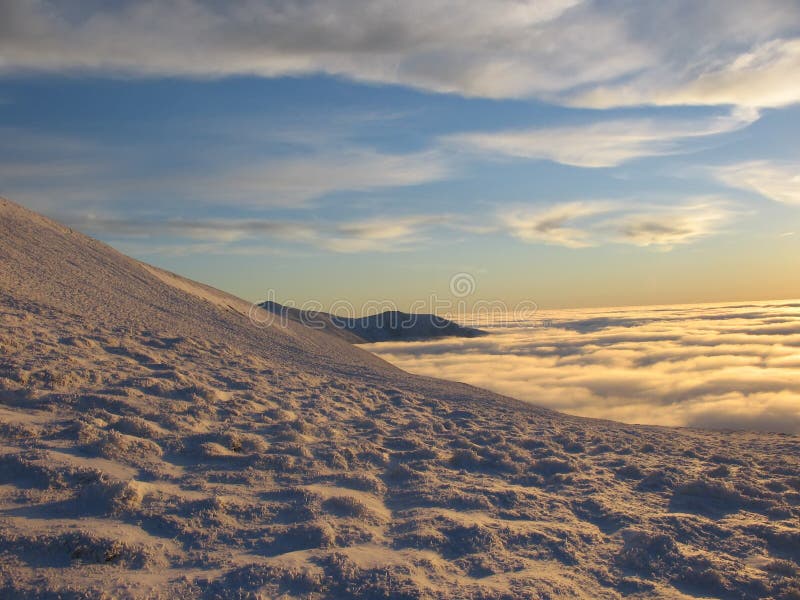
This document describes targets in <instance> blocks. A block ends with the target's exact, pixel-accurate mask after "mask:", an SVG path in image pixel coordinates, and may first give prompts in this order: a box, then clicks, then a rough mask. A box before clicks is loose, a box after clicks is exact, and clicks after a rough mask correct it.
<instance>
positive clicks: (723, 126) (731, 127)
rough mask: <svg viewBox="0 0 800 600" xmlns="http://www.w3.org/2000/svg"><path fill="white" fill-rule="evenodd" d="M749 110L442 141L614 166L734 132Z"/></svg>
mask: <svg viewBox="0 0 800 600" xmlns="http://www.w3.org/2000/svg"><path fill="white" fill-rule="evenodd" d="M758 118H759V114H758V111H757V110H754V109H736V110H733V111H732V112H731V113H730V114H728V115H724V116H717V117H712V118H710V119H674V118H673V119H669V118H663V119H658V120H656V119H652V118H648V119H615V120H603V121H599V122H595V123H590V124H587V125H580V126H567V127H540V128H535V129H525V130H522V131H520V130H511V131H491V132H476V133H460V134H456V135H451V136H448V137H446V138H444V143H445V144H448V145H451V146H454V147H457V148H464V149H466V150H470V151H473V152H477V153H479V154H481V155H482V156H485V157H489V158H492V157H513V158H525V159H545V160H552V161H554V162H559V163H563V164H566V165H573V166H578V167H614V166H618V165H620V164H622V163H624V162H627V161H629V160H633V159H637V158H643V157H647V156H661V155H666V154H674V153H678V152H681V151H685V150H686V144H687V142H691V141H693V140H697V139H699V138H705V137H709V136H714V135H720V134H725V133H730V132H733V131H737V130H739V129H742V128H744V127H747V126H748V125H751V124H752V123H754V122H755V121H756V120H758Z"/></svg>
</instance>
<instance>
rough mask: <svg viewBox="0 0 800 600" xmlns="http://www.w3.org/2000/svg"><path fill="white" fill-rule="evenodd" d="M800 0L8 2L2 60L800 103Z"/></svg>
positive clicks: (638, 97) (671, 99)
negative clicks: (798, 76) (798, 78)
mask: <svg viewBox="0 0 800 600" xmlns="http://www.w3.org/2000/svg"><path fill="white" fill-rule="evenodd" d="M799 30H800V7H798V5H797V3H796V2H794V1H793V0H760V1H759V2H750V3H744V2H737V3H731V2H728V1H723V0H709V1H708V2H703V3H697V2H692V1H689V0H676V1H674V2H670V3H651V2H640V3H630V2H623V1H622V0H611V1H603V2H600V1H593V0H536V1H533V0H531V1H519V0H490V1H485V2H458V1H455V0H424V1H423V0H411V1H408V2H392V1H390V0H379V1H377V2H371V3H369V4H368V5H364V4H363V3H362V2H356V1H354V0H326V1H325V2H322V1H321V0H310V1H307V2H291V1H289V0H271V1H264V2H255V1H246V2H237V3H217V2H211V1H205V0H174V1H152V0H144V1H136V2H134V1H122V2H114V3H67V2H56V1H48V0H10V1H6V2H3V3H2V6H1V7H0V68H2V69H3V70H5V71H8V72H13V71H18V70H31V69H33V70H49V71H53V70H55V71H62V70H65V69H69V70H103V71H116V72H124V73H131V74H157V75H163V74H166V75H181V76H202V77H207V76H211V77H214V76H224V75H230V74H256V75H261V76H268V77H271V76H281V75H294V74H303V73H328V74H334V75H339V76H345V77H348V78H352V79H356V80H364V81H376V82H383V83H398V84H402V85H409V86H414V87H418V88H422V89H427V90H434V91H439V92H454V93H458V94H463V95H470V96H473V95H474V96H485V97H494V98H501V97H502V98H507V97H538V98H542V99H546V100H549V101H556V102H561V101H563V102H572V103H579V104H584V105H592V106H612V105H613V106H617V105H627V104H640V103H657V104H686V103H689V104H696V103H700V104H740V105H747V106H779V105H784V104H788V103H792V102H797V101H798V100H800V89H798V87H797V85H796V84H795V83H794V81H793V79H794V78H793V77H792V74H793V73H796V72H797V66H798V63H797V60H798V54H800V52H799V51H798V45H799V44H800V41H798V33H799Z"/></svg>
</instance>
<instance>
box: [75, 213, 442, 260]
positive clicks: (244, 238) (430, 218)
mask: <svg viewBox="0 0 800 600" xmlns="http://www.w3.org/2000/svg"><path fill="white" fill-rule="evenodd" d="M62 218H63V219H64V220H65V222H67V223H68V224H70V225H71V226H73V227H75V228H76V229H80V230H82V231H85V232H88V233H92V234H96V235H101V236H102V237H103V238H105V239H109V240H112V241H115V242H124V243H126V244H128V246H130V244H131V243H135V242H137V241H139V242H144V241H146V242H147V243H146V244H144V245H141V244H140V245H139V246H137V247H136V248H137V252H138V253H150V252H157V253H172V254H175V253H178V254H192V253H218V252H225V253H231V254H237V253H239V254H241V253H246V252H248V249H255V251H256V252H259V251H260V249H261V248H264V247H265V244H266V243H268V242H273V243H274V242H276V241H277V242H281V243H282V244H284V245H286V244H288V245H294V246H297V245H304V246H311V247H316V248H319V249H323V250H329V251H332V252H339V253H355V252H367V251H369V252H400V251H404V250H407V249H410V248H411V247H413V246H414V245H415V244H418V243H420V242H422V241H424V240H426V239H427V238H426V237H425V236H426V232H427V231H428V230H429V229H431V228H433V227H437V226H441V225H442V224H444V223H446V222H447V221H449V219H448V218H447V217H445V216H436V215H421V216H416V215H412V216H395V217H385V218H373V219H362V220H351V221H347V220H345V221H340V222H336V221H324V222H319V221H305V220H304V221H299V220H294V221H292V220H279V219H263V218H239V219H219V218H204V219H147V218H125V217H102V216H97V215H92V214H89V215H85V216H77V215H72V216H64V217H62ZM167 241H168V242H169V243H166V242H167ZM148 246H150V247H151V248H152V249H157V250H150V251H148ZM170 248H171V250H170Z"/></svg>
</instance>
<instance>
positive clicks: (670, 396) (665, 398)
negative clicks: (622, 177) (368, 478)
mask: <svg viewBox="0 0 800 600" xmlns="http://www.w3.org/2000/svg"><path fill="white" fill-rule="evenodd" d="M484 328H486V327H484ZM487 329H488V330H489V331H490V332H491V335H489V336H486V337H482V338H475V339H459V338H450V339H446V340H439V341H431V342H413V343H395V342H387V343H379V344H369V345H366V346H365V347H366V348H367V349H368V350H370V351H372V352H375V353H376V354H378V355H379V356H381V357H382V358H384V359H386V360H388V361H390V362H392V363H394V364H396V365H398V366H399V367H401V368H403V369H405V370H408V371H411V372H413V373H419V374H423V375H430V376H435V377H442V378H445V379H451V380H456V381H462V382H465V383H469V384H472V385H476V386H480V387H484V388H488V389H491V390H493V391H497V392H500V393H502V394H506V395H509V396H513V397H516V398H519V399H522V400H526V401H529V402H532V403H535V404H537V405H540V406H545V407H548V408H553V409H556V410H560V411H564V412H568V413H571V414H577V415H583V416H588V417H596V418H604V419H613V420H619V421H624V422H628V423H645V424H653V425H670V426H672V425H678V426H693V427H708V428H723V429H727V428H730V429H751V430H766V431H779V432H785V433H800V303H798V302H776V303H753V304H737V305H730V304H727V305H686V306H674V307H651V308H622V309H603V310H582V311H578V310H571V311H547V312H542V313H539V314H538V315H537V316H536V318H534V319H526V320H524V321H520V322H514V321H513V320H509V321H508V322H505V323H503V322H497V321H495V323H494V325H493V326H492V327H489V328H487Z"/></svg>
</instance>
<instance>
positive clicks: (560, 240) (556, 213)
mask: <svg viewBox="0 0 800 600" xmlns="http://www.w3.org/2000/svg"><path fill="white" fill-rule="evenodd" d="M614 207H615V205H614V204H612V203H605V202H565V203H561V204H556V205H553V206H547V207H544V208H538V209H516V210H511V211H508V212H504V213H501V214H500V217H499V218H500V221H501V223H502V224H503V225H504V226H505V227H506V228H507V230H508V232H509V233H510V234H511V235H513V236H514V237H516V238H518V239H520V240H523V241H525V242H542V243H545V244H555V245H558V246H566V247H568V248H583V247H586V246H592V245H594V243H595V242H594V241H593V240H592V236H591V224H586V221H587V220H588V219H590V218H591V217H595V216H597V215H601V214H606V213H609V212H611V211H612V210H614Z"/></svg>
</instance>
